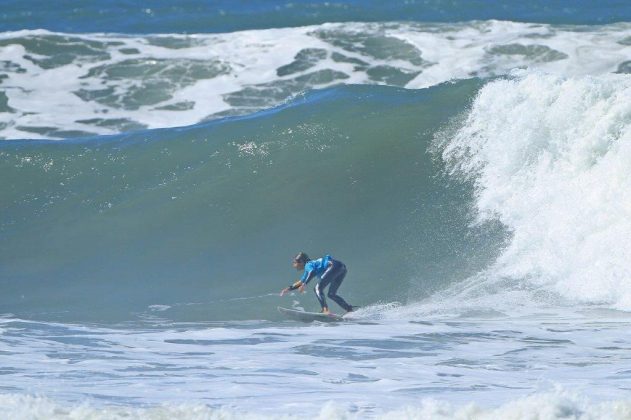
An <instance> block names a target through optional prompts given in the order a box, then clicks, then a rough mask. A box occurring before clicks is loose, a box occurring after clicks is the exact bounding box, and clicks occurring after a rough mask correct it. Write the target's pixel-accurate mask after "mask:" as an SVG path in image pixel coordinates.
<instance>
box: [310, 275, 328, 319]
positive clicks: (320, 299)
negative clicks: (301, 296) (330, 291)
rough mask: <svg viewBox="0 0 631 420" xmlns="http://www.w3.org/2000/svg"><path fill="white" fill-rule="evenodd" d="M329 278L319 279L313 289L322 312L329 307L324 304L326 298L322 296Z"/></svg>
mask: <svg viewBox="0 0 631 420" xmlns="http://www.w3.org/2000/svg"><path fill="white" fill-rule="evenodd" d="M329 281H330V280H329V279H321V280H320V281H319V282H318V283H316V285H315V287H314V288H313V291H314V292H315V294H316V297H317V298H318V302H320V306H321V307H322V312H325V311H328V309H329V307H328V306H327V304H326V298H325V297H324V288H325V287H326V286H328V284H329Z"/></svg>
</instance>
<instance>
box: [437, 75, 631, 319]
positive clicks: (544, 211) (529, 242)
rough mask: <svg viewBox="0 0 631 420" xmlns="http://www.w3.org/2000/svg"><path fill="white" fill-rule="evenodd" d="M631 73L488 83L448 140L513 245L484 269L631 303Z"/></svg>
mask: <svg viewBox="0 0 631 420" xmlns="http://www.w3.org/2000/svg"><path fill="white" fill-rule="evenodd" d="M630 104H631V78H630V77H629V76H627V75H609V76H598V77H561V76H555V75H550V74H543V73H539V72H526V73H520V74H516V75H515V76H514V77H511V78H508V79H505V80H497V81H493V82H490V83H489V84H487V85H486V86H485V87H484V88H483V89H481V91H480V92H479V94H478V96H477V98H476V99H475V101H474V103H473V105H472V109H471V112H470V113H469V115H468V117H467V119H466V121H465V122H464V123H463V125H462V126H461V127H460V129H459V130H457V132H456V133H455V135H454V136H453V137H452V138H451V139H450V140H449V141H448V142H447V143H446V144H445V145H444V149H443V157H444V159H445V160H446V161H447V162H448V163H449V165H450V168H451V172H452V173H453V174H454V175H457V176H463V177H465V178H468V179H472V180H474V182H475V186H476V207H477V210H478V213H479V217H480V219H481V220H488V219H498V220H499V221H501V222H502V223H503V224H504V225H505V226H507V228H508V229H509V230H510V231H511V233H512V239H511V241H510V245H509V246H508V247H507V248H506V249H505V250H504V251H503V253H502V255H501V256H500V257H499V258H498V260H497V261H496V263H495V264H494V265H493V266H492V267H491V268H490V269H489V270H487V271H486V272H485V273H484V277H486V278H487V279H498V278H509V279H514V280H519V279H521V280H524V281H526V283H529V284H531V285H534V286H535V287H536V288H540V289H541V290H547V291H550V292H554V293H555V294H557V295H558V296H560V297H562V298H564V299H569V300H570V301H572V302H577V301H578V302H583V303H589V304H604V305H607V306H611V307H612V308H616V309H623V310H630V309H631V284H629V278H631V269H630V268H629V265H628V261H629V260H630V258H631V246H630V245H629V241H628V240H627V239H626V238H628V237H629V234H631V217H630V216H631V193H629V191H631V180H630V179H629V177H628V174H629V171H630V170H631V163H630V162H631V105H630ZM482 283H484V281H482Z"/></svg>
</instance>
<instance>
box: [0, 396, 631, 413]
mask: <svg viewBox="0 0 631 420" xmlns="http://www.w3.org/2000/svg"><path fill="white" fill-rule="evenodd" d="M0 406H1V407H2V409H3V414H4V415H6V416H7V418H11V419H15V420H20V419H30V420H40V419H41V420H63V419H79V418H80V419H91V420H99V419H107V420H110V419H112V420H116V419H165V418H177V419H183V420H187V419H208V420H213V419H217V420H220V419H221V420H233V419H234V420H237V419H244V420H255V419H261V420H271V419H279V420H294V419H314V420H338V419H339V420H353V419H363V418H369V417H370V418H375V419H376V420H380V419H381V420H395V419H396V420H399V419H401V420H405V419H427V420H447V419H450V420H474V419H475V420H486V419H488V420H495V419H503V420H526V419H547V420H555V419H567V418H573V419H577V420H578V419H583V420H588V419H590V420H592V419H593V420H597V419H605V418H606V419H610V420H617V419H620V420H626V419H628V418H629V417H630V416H631V401H629V400H612V401H606V402H600V403H593V402H591V401H590V400H589V399H587V398H583V397H582V396H580V395H578V394H573V393H568V392H565V391H563V390H561V389H559V390H557V391H556V392H550V393H537V394H533V395H530V396H527V397H523V398H519V399H516V400H514V401H510V402H508V403H506V404H504V405H502V406H500V407H497V408H484V407H481V406H479V405H477V404H475V403H470V404H466V405H463V406H458V405H454V404H450V403H448V402H446V401H441V400H434V399H423V400H421V401H420V402H419V403H418V404H417V405H408V406H405V407H402V408H400V409H396V410H391V411H387V412H385V413H379V414H376V415H367V414H366V413H361V414H358V413H356V412H353V411H349V410H348V409H346V408H344V407H343V406H340V405H338V404H336V403H335V402H333V401H329V402H327V403H325V404H324V405H323V407H322V408H321V409H320V411H319V413H317V414H313V415H305V414H302V413H299V412H298V413H295V414H286V413H283V414H281V413H279V414H262V413H257V412H255V411H251V412H244V411H239V410H235V409H230V408H210V407H208V406H206V405H203V404H192V403H186V404H162V405H159V406H154V407H149V408H138V407H120V406H106V407H97V406H93V405H90V404H78V405H68V404H63V403H58V402H56V401H54V400H51V399H49V398H46V397H35V396H30V395H20V394H7V395H0Z"/></svg>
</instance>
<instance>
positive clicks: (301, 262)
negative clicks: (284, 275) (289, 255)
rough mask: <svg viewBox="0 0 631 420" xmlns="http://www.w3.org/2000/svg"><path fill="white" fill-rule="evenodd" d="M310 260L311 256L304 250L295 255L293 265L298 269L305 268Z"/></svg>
mask: <svg viewBox="0 0 631 420" xmlns="http://www.w3.org/2000/svg"><path fill="white" fill-rule="evenodd" d="M310 260H311V258H309V256H308V255H307V254H305V253H304V252H299V253H298V255H296V256H295V257H294V261H293V263H292V265H293V266H294V267H296V268H297V269H298V270H302V269H303V268H305V264H306V263H307V262H309V261H310Z"/></svg>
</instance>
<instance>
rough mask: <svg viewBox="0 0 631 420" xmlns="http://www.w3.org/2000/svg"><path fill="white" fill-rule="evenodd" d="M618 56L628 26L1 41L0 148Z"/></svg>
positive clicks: (378, 26) (476, 24)
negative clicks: (307, 97) (358, 87)
mask: <svg viewBox="0 0 631 420" xmlns="http://www.w3.org/2000/svg"><path fill="white" fill-rule="evenodd" d="M92 30H94V29H92ZM110 31H111V30H110ZM629 56H631V25H630V24H628V23H616V24H609V25H606V26H567V25H563V26H559V25H551V24H534V23H516V22H502V21H494V20H491V21H473V22H465V23H431V24H430V23H387V22H385V23H384V22H375V23H348V22H347V23H330V24H319V25H312V26H305V27H298V28H270V29H261V30H247V31H239V32H233V33H222V34H203V33H196V34H191V35H184V34H174V33H171V34H155V35H133V34H129V33H126V34H103V33H67V32H49V31H46V30H21V31H18V32H3V33H1V34H0V83H1V86H2V88H3V89H2V91H0V138H3V139H34V138H42V139H65V138H76V137H86V136H99V135H111V134H118V133H121V132H129V131H137V130H141V129H147V128H149V129H153V128H162V127H175V126H188V125H191V124H196V123H199V122H203V121H208V120H212V119H218V118H222V117H226V116H235V115H246V114H251V113H252V112H256V111H258V110H263V109H269V108H271V107H274V106H277V105H279V104H282V103H284V102H286V101H288V100H290V99H291V98H292V97H295V96H296V95H299V94H301V93H302V92H305V91H308V90H311V89H322V88H327V87H331V86H335V85H340V84H369V85H388V86H397V87H405V88H410V89H419V88H425V87H430V86H435V85H437V84H440V83H444V82H447V81H450V80H458V79H470V78H475V77H482V78H484V77H492V76H497V75H504V74H506V73H508V72H509V71H510V70H512V69H514V68H526V67H528V68H531V69H539V70H542V71H546V72H551V73H554V74H562V75H565V76H583V75H598V74H606V73H612V72H616V73H629V72H631V64H630V63H631V62H630V61H629V60H628V57H629Z"/></svg>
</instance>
